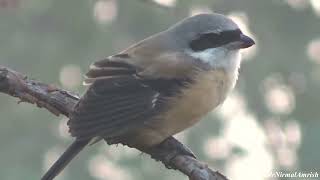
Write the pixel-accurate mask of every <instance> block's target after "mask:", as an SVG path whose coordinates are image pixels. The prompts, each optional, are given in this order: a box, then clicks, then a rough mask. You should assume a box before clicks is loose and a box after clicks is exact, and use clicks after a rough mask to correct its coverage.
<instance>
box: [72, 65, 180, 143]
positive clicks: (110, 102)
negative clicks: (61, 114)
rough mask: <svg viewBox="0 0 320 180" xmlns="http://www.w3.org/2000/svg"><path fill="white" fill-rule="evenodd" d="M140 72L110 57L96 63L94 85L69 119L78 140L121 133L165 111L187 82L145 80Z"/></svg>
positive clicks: (91, 81) (90, 80)
mask: <svg viewBox="0 0 320 180" xmlns="http://www.w3.org/2000/svg"><path fill="white" fill-rule="evenodd" d="M138 71H139V70H138V69H137V68H136V67H133V66H132V65H129V64H127V63H124V62H117V61H111V60H110V59H106V60H102V61H98V62H96V63H94V64H93V66H92V67H91V69H90V71H89V72H88V73H87V79H86V80H85V82H86V83H89V84H90V87H89V88H88V90H87V92H86V93H85V95H84V96H83V97H82V98H81V100H80V101H79V103H78V104H77V106H76V107H75V110H74V113H73V114H72V115H71V118H70V120H69V122H68V125H69V127H70V132H71V134H72V135H73V136H75V137H77V138H78V139H89V138H93V137H97V136H100V137H104V138H108V139H112V138H114V137H117V136H121V135H123V134H125V133H127V132H128V131H130V130H133V129H135V128H137V127H139V126H142V125H143V123H144V122H145V121H147V120H149V119H151V117H152V116H154V115H155V114H157V113H159V112H161V111H162V110H163V109H164V108H165V106H166V101H164V100H163V99H164V97H167V96H170V95H172V93H173V92H174V91H177V90H178V89H179V87H180V86H181V85H183V84H184V83H182V81H184V80H179V79H174V80H173V79H171V80H167V79H163V80H162V79H143V78H141V77H139V76H138V75H137V73H138Z"/></svg>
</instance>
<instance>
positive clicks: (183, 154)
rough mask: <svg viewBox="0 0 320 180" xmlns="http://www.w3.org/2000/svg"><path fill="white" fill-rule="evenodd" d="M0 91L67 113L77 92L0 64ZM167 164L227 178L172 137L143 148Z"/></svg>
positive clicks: (195, 174) (210, 178) (209, 179)
mask: <svg viewBox="0 0 320 180" xmlns="http://www.w3.org/2000/svg"><path fill="white" fill-rule="evenodd" d="M0 92H2V93H5V94H8V95H10V96H13V97H16V98H19V99H20V101H19V102H27V103H31V104H35V105H37V106H38V107H39V108H45V109H47V110H48V111H50V112H51V113H53V114H54V115H56V116H58V115H60V114H62V115H65V116H67V117H68V116H69V114H70V113H71V112H72V109H73V107H74V106H75V104H76V103H77V102H78V100H79V98H80V97H79V96H78V95H77V94H76V93H73V92H70V91H66V90H63V89H60V88H57V87H56V86H54V85H51V84H45V83H42V82H39V81H36V80H32V79H29V78H28V77H27V76H26V75H23V74H21V73H19V72H16V71H14V70H11V69H9V68H6V67H3V66H0ZM145 153H147V154H149V155H151V157H152V158H154V159H156V160H159V161H161V162H162V163H164V164H165V165H166V167H168V168H172V169H176V170H178V171H180V172H182V173H184V174H185V175H187V176H188V177H189V179H190V180H226V179H227V178H226V177H225V176H223V175H222V174H221V173H219V172H218V171H213V170H211V169H210V168H209V167H208V166H207V165H205V164H204V163H202V162H200V161H198V160H197V159H195V156H194V155H193V154H192V152H191V151H190V150H189V149H188V148H187V147H186V146H184V145H183V144H182V143H180V142H179V141H178V140H176V139H175V138H173V137H170V138H168V139H167V140H166V141H164V142H163V143H161V144H159V145H157V146H156V147H154V148H152V149H150V150H148V152H145Z"/></svg>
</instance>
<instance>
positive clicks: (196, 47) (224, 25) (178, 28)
mask: <svg viewBox="0 0 320 180" xmlns="http://www.w3.org/2000/svg"><path fill="white" fill-rule="evenodd" d="M167 32H168V33H169V34H171V35H170V36H175V37H176V38H175V40H176V41H177V42H178V43H179V46H182V47H183V48H186V47H190V48H191V49H192V50H193V51H202V50H205V49H208V48H215V47H220V46H224V45H229V44H230V43H233V44H234V43H235V42H238V41H239V42H242V43H238V47H237V46H236V45H233V46H230V45H229V46H228V47H229V48H231V49H237V48H238V49H242V48H248V47H250V46H252V45H253V44H254V41H253V40H252V39H251V38H250V37H248V36H246V35H244V34H243V33H242V32H241V30H240V29H239V27H238V25H237V24H236V23H234V22H233V21H232V20H231V19H230V18H228V17H226V16H224V15H222V14H216V13H212V14H199V15H195V16H192V17H188V18H185V19H184V20H182V21H180V22H178V23H177V24H175V25H173V26H171V27H170V28H169V29H168V30H167Z"/></svg>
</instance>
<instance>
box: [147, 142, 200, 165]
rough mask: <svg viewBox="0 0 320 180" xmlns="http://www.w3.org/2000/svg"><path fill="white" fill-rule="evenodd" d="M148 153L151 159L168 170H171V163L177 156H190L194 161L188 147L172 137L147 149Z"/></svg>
mask: <svg viewBox="0 0 320 180" xmlns="http://www.w3.org/2000/svg"><path fill="white" fill-rule="evenodd" d="M148 153H149V154H150V155H151V157H152V158H153V159H155V160H157V161H161V162H162V163H163V164H164V165H165V166H166V167H167V168H168V169H173V167H172V165H171V161H172V159H174V158H175V157H177V156H191V157H193V158H195V159H196V156H195V155H194V153H193V152H192V151H191V150H190V149H189V148H188V147H186V146H185V145H183V144H182V143H181V142H179V141H178V140H177V139H175V138H174V137H172V136H171V137H169V138H167V139H166V140H164V141H163V142H162V143H160V144H158V145H156V146H154V147H152V148H150V149H148Z"/></svg>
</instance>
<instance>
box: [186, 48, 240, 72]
mask: <svg viewBox="0 0 320 180" xmlns="http://www.w3.org/2000/svg"><path fill="white" fill-rule="evenodd" d="M187 54H189V55H190V56H192V57H194V58H196V59H197V60H199V61H202V62H204V63H206V64H208V65H210V66H211V67H213V68H224V69H225V70H227V71H229V72H234V71H238V68H239V67H240V62H241V54H240V51H239V50H228V49H226V48H224V47H218V48H210V49H206V50H204V51H199V52H193V51H191V50H189V51H187Z"/></svg>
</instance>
